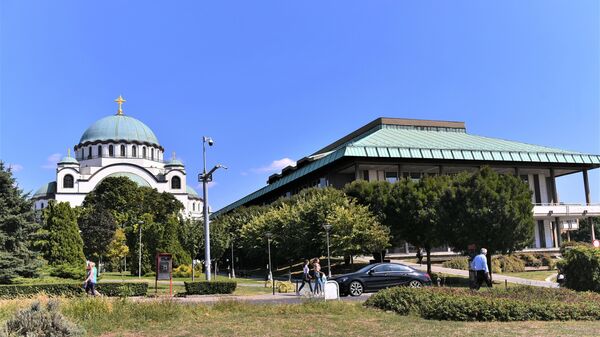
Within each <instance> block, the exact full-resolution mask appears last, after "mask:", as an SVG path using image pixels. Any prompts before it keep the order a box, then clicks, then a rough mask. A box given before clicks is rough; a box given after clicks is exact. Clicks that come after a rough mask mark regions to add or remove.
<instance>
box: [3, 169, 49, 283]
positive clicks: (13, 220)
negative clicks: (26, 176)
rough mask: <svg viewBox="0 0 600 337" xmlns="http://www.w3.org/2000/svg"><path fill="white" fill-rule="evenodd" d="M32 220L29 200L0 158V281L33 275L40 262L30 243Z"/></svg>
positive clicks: (31, 205) (5, 281)
mask: <svg viewBox="0 0 600 337" xmlns="http://www.w3.org/2000/svg"><path fill="white" fill-rule="evenodd" d="M34 220H35V217H34V211H33V203H32V202H31V201H30V200H28V199H27V195H26V194H24V193H23V191H22V190H20V189H19V188H18V186H17V183H16V181H15V178H14V177H13V175H12V172H11V170H10V168H8V169H7V168H5V166H4V163H3V162H1V161H0V283H10V282H11V280H12V279H13V278H14V277H17V276H24V277H32V276H35V275H36V273H37V269H38V267H39V265H40V263H39V261H38V260H37V258H36V257H37V254H36V253H35V252H34V251H33V249H32V247H33V241H34V238H35V232H36V231H37V229H38V227H39V226H38V225H37V224H36V223H35V221H34Z"/></svg>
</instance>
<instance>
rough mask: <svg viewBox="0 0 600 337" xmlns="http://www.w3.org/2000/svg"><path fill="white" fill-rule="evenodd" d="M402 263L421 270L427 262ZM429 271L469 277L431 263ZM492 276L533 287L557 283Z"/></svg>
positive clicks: (461, 272) (549, 286)
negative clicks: (421, 263) (420, 263)
mask: <svg viewBox="0 0 600 337" xmlns="http://www.w3.org/2000/svg"><path fill="white" fill-rule="evenodd" d="M402 264H405V265H407V266H411V267H413V268H415V269H419V270H423V271H426V270H427V264H423V265H419V264H418V263H412V262H404V261H403V262H402ZM431 271H432V272H434V273H443V274H449V275H458V276H464V277H467V278H468V277H469V271H468V270H461V269H451V268H444V267H438V266H433V265H432V266H431ZM492 278H493V279H494V281H499V282H502V283H504V281H505V280H506V281H508V282H510V283H516V284H524V285H528V286H534V287H546V288H558V283H556V282H547V281H536V280H530V279H525V278H520V277H514V276H508V275H502V274H493V275H492Z"/></svg>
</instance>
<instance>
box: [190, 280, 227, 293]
mask: <svg viewBox="0 0 600 337" xmlns="http://www.w3.org/2000/svg"><path fill="white" fill-rule="evenodd" d="M184 284H185V293H186V295H210V294H231V293H233V292H234V291H235V288H236V287H237V282H234V281H201V282H184Z"/></svg>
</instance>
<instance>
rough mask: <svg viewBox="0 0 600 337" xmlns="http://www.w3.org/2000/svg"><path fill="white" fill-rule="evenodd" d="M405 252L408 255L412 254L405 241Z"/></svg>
mask: <svg viewBox="0 0 600 337" xmlns="http://www.w3.org/2000/svg"><path fill="white" fill-rule="evenodd" d="M404 252H406V254H410V251H409V250H408V242H406V241H404Z"/></svg>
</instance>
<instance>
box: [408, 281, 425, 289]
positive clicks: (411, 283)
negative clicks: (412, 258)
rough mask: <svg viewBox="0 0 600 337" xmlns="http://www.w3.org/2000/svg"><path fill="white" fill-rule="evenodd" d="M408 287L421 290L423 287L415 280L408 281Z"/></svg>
mask: <svg viewBox="0 0 600 337" xmlns="http://www.w3.org/2000/svg"><path fill="white" fill-rule="evenodd" d="M408 286H409V287H411V288H421V287H422V286H423V285H422V284H421V282H419V281H417V280H412V281H410V283H409V284H408Z"/></svg>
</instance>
